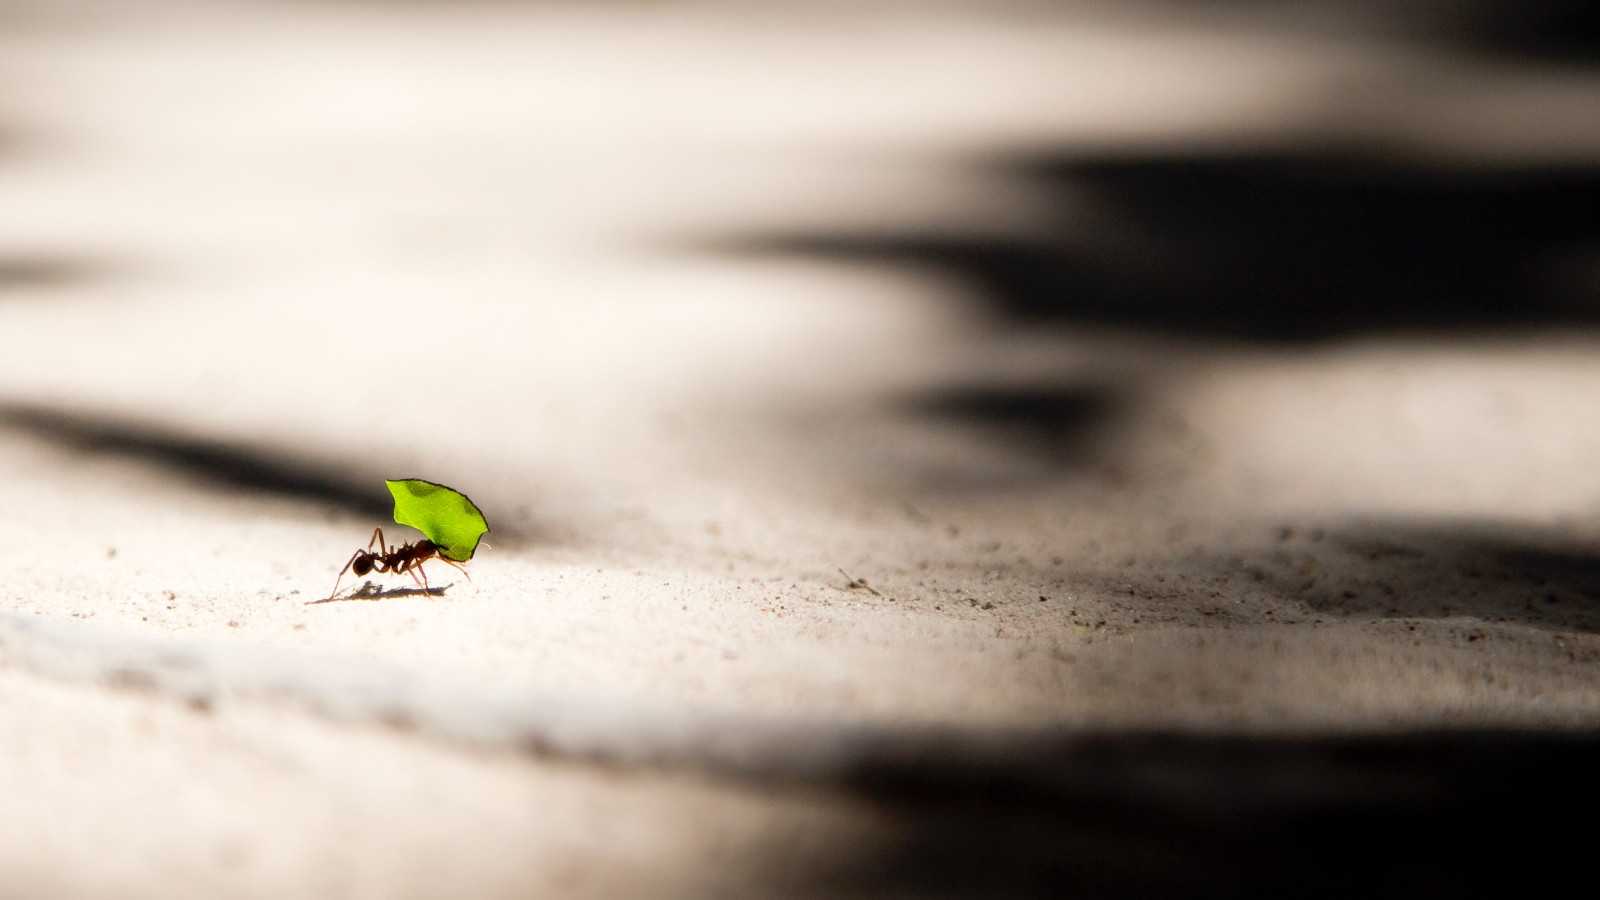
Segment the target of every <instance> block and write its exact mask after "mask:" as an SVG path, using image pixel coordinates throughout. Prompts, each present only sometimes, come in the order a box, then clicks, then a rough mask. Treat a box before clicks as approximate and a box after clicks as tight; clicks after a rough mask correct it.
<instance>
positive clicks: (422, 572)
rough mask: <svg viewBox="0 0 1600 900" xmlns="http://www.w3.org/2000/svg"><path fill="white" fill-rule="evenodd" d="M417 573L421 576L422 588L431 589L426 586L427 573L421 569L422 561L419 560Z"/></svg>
mask: <svg viewBox="0 0 1600 900" xmlns="http://www.w3.org/2000/svg"><path fill="white" fill-rule="evenodd" d="M417 574H419V575H421V576H422V589H423V590H424V591H431V590H433V588H431V587H429V586H428V573H427V572H426V571H424V570H423V568H422V563H420V562H419V563H417Z"/></svg>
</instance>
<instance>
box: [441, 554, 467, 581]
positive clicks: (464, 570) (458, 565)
mask: <svg viewBox="0 0 1600 900" xmlns="http://www.w3.org/2000/svg"><path fill="white" fill-rule="evenodd" d="M439 561H440V562H442V563H444V564H445V565H447V566H453V567H455V570H456V571H457V572H460V573H461V574H463V575H465V576H467V580H468V581H471V580H472V573H471V572H468V571H467V567H466V566H464V565H462V564H461V563H458V562H456V561H455V560H453V559H451V558H450V557H448V556H441V557H439Z"/></svg>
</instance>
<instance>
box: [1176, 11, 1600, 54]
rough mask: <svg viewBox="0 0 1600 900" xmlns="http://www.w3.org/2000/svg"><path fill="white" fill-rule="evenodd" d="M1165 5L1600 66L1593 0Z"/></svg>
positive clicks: (1599, 20)
mask: <svg viewBox="0 0 1600 900" xmlns="http://www.w3.org/2000/svg"><path fill="white" fill-rule="evenodd" d="M1158 5H1159V6H1160V7H1162V8H1165V9H1168V10H1176V11H1183V12H1194V11H1195V10H1196V9H1199V10H1205V11H1208V12H1219V11H1220V12H1226V13H1231V14H1235V15H1237V14H1244V15H1245V16H1248V17H1250V18H1251V20H1252V21H1256V22H1258V23H1259V22H1261V21H1263V20H1264V21H1266V22H1269V23H1272V24H1276V25H1279V26H1280V27H1281V26H1288V25H1290V24H1291V23H1294V22H1297V21H1298V22H1300V23H1315V26H1316V27H1319V28H1322V29H1323V30H1326V29H1327V28H1328V27H1330V26H1340V27H1342V28H1343V29H1344V30H1346V31H1348V32H1354V34H1353V36H1355V37H1365V36H1369V35H1373V34H1377V35H1382V36H1384V37H1387V38H1390V39H1393V38H1401V39H1404V40H1407V41H1409V42H1411V43H1413V44H1416V45H1420V46H1425V47H1429V48H1432V49H1435V50H1454V51H1466V52H1472V53H1479V54H1486V55H1492V56H1496V57H1500V58H1502V59H1504V60H1506V61H1510V62H1527V63H1539V64H1551V63H1553V64H1561V65H1580V66H1594V65H1597V64H1600V6H1596V4H1595V3H1593V2H1592V0H1534V2H1518V0H1413V2H1396V0H1291V2H1287V3H1285V2H1281V0H1278V2H1273V0H1205V2H1202V3H1192V2H1189V3H1185V2H1182V0H1178V2H1172V0H1160V2H1159V4H1158ZM1301 27H1306V26H1305V24H1302V26H1301Z"/></svg>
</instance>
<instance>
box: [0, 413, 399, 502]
mask: <svg viewBox="0 0 1600 900" xmlns="http://www.w3.org/2000/svg"><path fill="white" fill-rule="evenodd" d="M0 429H3V430H7V431H14V432H17V433H21V434H25V435H28V436H30V437H33V438H37V439H41V440H44V441H48V442H49V443H52V444H55V445H57V446H60V447H62V448H64V449H67V450H72V451H75V452H80V453H103V454H110V455H114V456H123V457H129V458H133V459H137V460H140V461H142V462H145V463H149V464H151V465H154V466H158V467H160V468H163V469H167V470H169V471H173V472H176V473H178V474H180V475H185V476H188V477H190V478H194V479H196V480H198V481H201V482H204V483H207V484H210V485H213V486H219V487H225V488H230V489H235V490H245V491H250V492H255V493H265V494H276V495H279V496H286V497H294V498H298V499H304V500H312V501H316V502H319V503H322V504H325V505H328V506H332V507H335V508H338V509H342V510H344V511H346V512H350V513H354V514H358V515H361V516H365V517H368V518H377V519H380V520H381V519H386V518H387V517H388V515H389V512H390V507H391V505H392V500H391V498H390V497H389V496H388V494H387V492H386V491H384V489H383V479H382V478H377V477H367V476H365V475H362V474H361V473H358V472H355V471H349V470H344V469H341V468H339V467H336V466H330V465H324V464H318V463H314V462H311V461H308V460H305V459H301V458H297V457H296V456H295V455H294V454H292V453H289V452H287V451H273V450H269V449H267V448H265V447H258V446H253V445H248V444H243V443H236V442H224V441H216V440H210V439H207V438H202V437H195V436H191V435H187V434H182V433H179V432H176V431H170V430H166V429H163V428H161V427H159V426H157V425H153V424H149V423H143V422H131V421H126V420H118V419H114V418H111V417H104V416H94V415H89V414H84V413H69V412H64V411H59V410H54V409H47V408H44V407H41V406H35V405H31V404H24V403H0ZM369 484H370V485H373V486H374V489H365V488H362V487H358V486H359V485H369Z"/></svg>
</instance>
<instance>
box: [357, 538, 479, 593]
mask: <svg viewBox="0 0 1600 900" xmlns="http://www.w3.org/2000/svg"><path fill="white" fill-rule="evenodd" d="M373 544H377V545H378V552H377V553H373V552H372V545H373ZM430 559H437V560H439V561H440V562H442V563H444V564H446V565H450V566H455V567H456V568H457V569H460V571H461V574H463V575H466V576H467V580H468V581H471V580H472V576H471V575H469V574H468V573H467V570H466V569H465V568H463V567H462V565H461V564H460V563H458V562H456V561H455V560H453V559H451V558H450V557H448V556H445V555H443V554H441V553H440V552H439V545H438V544H435V543H434V542H433V541H430V540H427V539H426V538H424V539H423V540H420V541H415V542H412V543H410V544H401V545H400V546H397V547H395V548H394V549H393V550H390V549H389V545H388V544H386V543H384V541H383V529H382V528H374V529H372V540H370V541H367V549H365V550H357V551H356V552H355V553H353V554H351V555H350V560H349V562H346V563H345V564H344V568H342V569H340V570H339V577H338V578H337V579H335V580H334V582H333V592H332V593H330V594H329V595H328V599H330V600H331V599H333V598H334V597H335V596H336V595H337V594H338V593H339V583H340V582H341V581H343V580H344V573H346V572H348V571H350V570H352V569H354V570H355V573H356V577H357V578H360V577H362V576H363V575H366V574H367V573H368V572H371V571H372V570H374V569H376V570H377V571H379V572H382V573H384V574H389V573H394V574H400V573H405V574H407V575H410V576H411V579H412V580H413V581H415V582H417V583H418V584H420V585H422V589H423V590H424V591H429V590H432V588H430V587H429V586H428V573H427V572H424V571H423V570H422V564H423V563H425V562H427V561H428V560H430Z"/></svg>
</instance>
